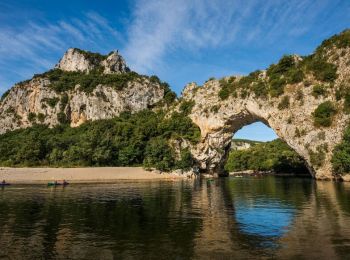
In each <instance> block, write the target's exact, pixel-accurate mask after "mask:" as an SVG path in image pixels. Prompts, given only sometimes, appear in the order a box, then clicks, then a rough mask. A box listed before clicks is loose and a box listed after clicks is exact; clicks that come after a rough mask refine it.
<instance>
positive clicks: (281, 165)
mask: <svg viewBox="0 0 350 260" xmlns="http://www.w3.org/2000/svg"><path fill="white" fill-rule="evenodd" d="M225 170H227V171H229V172H232V171H244V170H256V171H274V172H284V173H288V172H307V169H306V167H305V164H304V161H303V159H302V158H301V157H300V156H298V155H297V154H296V153H295V152H294V151H293V150H292V149H290V148H289V146H288V145H287V144H286V143H284V142H283V141H281V140H280V139H277V140H274V141H271V142H266V143H257V144H256V145H254V146H252V147H250V148H248V149H246V150H234V151H231V152H230V154H229V157H228V160H227V162H226V164H225Z"/></svg>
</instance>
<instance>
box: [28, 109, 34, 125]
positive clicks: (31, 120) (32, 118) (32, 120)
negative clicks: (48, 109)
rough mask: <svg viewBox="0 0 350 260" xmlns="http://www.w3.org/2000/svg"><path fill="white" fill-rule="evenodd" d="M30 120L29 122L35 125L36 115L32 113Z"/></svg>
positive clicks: (29, 116) (29, 115)
mask: <svg viewBox="0 0 350 260" xmlns="http://www.w3.org/2000/svg"><path fill="white" fill-rule="evenodd" d="M28 120H29V122H31V123H34V122H35V121H36V114H35V113H33V112H30V113H29V114H28Z"/></svg>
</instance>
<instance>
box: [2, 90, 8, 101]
mask: <svg viewBox="0 0 350 260" xmlns="http://www.w3.org/2000/svg"><path fill="white" fill-rule="evenodd" d="M9 94H10V90H9V89H8V90H6V91H5V92H4V94H2V96H1V98H0V102H2V101H3V100H4V99H5V98H6V97H7V96H8V95H9Z"/></svg>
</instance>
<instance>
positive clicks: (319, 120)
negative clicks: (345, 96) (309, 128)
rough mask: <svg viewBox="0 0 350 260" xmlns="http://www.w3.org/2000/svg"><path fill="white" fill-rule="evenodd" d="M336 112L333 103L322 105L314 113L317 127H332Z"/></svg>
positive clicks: (328, 102) (327, 102)
mask: <svg viewBox="0 0 350 260" xmlns="http://www.w3.org/2000/svg"><path fill="white" fill-rule="evenodd" d="M336 112H337V110H336V108H335V107H334V105H333V104H332V102H331V101H326V102H323V103H321V104H320V105H319V106H318V107H317V108H316V109H315V111H314V113H313V117H314V124H315V126H324V127H328V126H331V124H332V119H333V116H334V115H335V114H336Z"/></svg>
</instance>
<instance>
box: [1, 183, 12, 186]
mask: <svg viewBox="0 0 350 260" xmlns="http://www.w3.org/2000/svg"><path fill="white" fill-rule="evenodd" d="M9 185H11V184H10V183H0V186H9Z"/></svg>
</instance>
